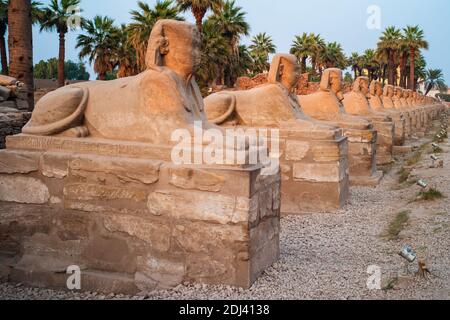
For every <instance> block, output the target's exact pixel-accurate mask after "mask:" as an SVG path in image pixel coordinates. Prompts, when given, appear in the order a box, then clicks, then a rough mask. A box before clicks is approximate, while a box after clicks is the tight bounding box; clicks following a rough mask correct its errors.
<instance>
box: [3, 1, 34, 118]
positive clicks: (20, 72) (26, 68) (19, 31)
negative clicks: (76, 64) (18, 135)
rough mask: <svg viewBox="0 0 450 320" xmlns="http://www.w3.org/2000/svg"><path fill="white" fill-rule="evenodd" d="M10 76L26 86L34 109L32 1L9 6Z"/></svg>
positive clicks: (11, 3)
mask: <svg viewBox="0 0 450 320" xmlns="http://www.w3.org/2000/svg"><path fill="white" fill-rule="evenodd" d="M8 23H9V36H8V47H9V59H10V69H9V75H10V76H11V77H14V78H16V79H17V80H19V81H21V82H23V83H24V84H25V88H24V91H25V92H26V95H27V100H28V105H29V109H30V111H32V110H33V108H34V79H33V37H32V34H33V33H32V26H31V1H30V0H11V1H9V6H8Z"/></svg>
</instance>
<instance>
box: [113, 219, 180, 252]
mask: <svg viewBox="0 0 450 320" xmlns="http://www.w3.org/2000/svg"><path fill="white" fill-rule="evenodd" d="M104 226H105V228H106V229H107V230H108V231H111V232H123V233H125V234H128V235H129V236H132V237H135V238H137V239H139V240H142V241H144V242H146V243H148V244H149V245H150V247H151V248H153V249H155V250H158V251H161V252H167V251H169V249H170V234H171V230H170V226H169V224H167V223H162V222H156V221H151V220H149V219H145V218H139V217H133V216H121V215H112V216H105V219H104Z"/></svg>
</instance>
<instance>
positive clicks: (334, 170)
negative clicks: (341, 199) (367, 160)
mask: <svg viewBox="0 0 450 320" xmlns="http://www.w3.org/2000/svg"><path fill="white" fill-rule="evenodd" d="M341 171H342V170H340V167H339V164H308V163H295V164H294V179H295V180H300V181H315V182H339V181H341V180H342V179H343V178H344V176H345V171H343V172H341Z"/></svg>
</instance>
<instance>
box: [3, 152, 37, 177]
mask: <svg viewBox="0 0 450 320" xmlns="http://www.w3.org/2000/svg"><path fill="white" fill-rule="evenodd" d="M40 155H41V154H40V153H39V152H31V151H17V150H2V151H0V173H6V174H14V173H23V174H25V173H30V172H34V171H37V170H38V169H39V156H40Z"/></svg>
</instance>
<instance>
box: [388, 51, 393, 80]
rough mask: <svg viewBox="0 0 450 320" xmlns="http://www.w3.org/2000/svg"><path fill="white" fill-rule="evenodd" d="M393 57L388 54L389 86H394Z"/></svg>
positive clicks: (390, 53)
mask: <svg viewBox="0 0 450 320" xmlns="http://www.w3.org/2000/svg"><path fill="white" fill-rule="evenodd" d="M393 60H394V57H393V54H392V52H389V58H388V77H389V79H388V83H389V84H390V85H394V61H393Z"/></svg>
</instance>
